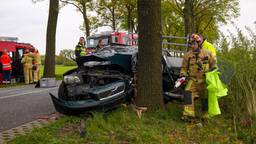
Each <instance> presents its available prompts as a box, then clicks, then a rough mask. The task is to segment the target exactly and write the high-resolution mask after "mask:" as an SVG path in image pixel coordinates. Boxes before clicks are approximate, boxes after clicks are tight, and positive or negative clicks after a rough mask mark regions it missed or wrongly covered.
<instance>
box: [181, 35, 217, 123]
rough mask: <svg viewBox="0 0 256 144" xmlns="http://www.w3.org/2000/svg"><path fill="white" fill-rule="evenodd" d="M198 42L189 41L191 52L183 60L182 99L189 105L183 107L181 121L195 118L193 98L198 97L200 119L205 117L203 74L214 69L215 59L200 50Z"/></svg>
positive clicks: (205, 95)
mask: <svg viewBox="0 0 256 144" xmlns="http://www.w3.org/2000/svg"><path fill="white" fill-rule="evenodd" d="M200 42H201V41H200V40H198V41H197V40H192V41H191V48H192V49H191V50H190V51H188V52H187V53H186V54H185V55H184V58H183V62H182V66H181V71H180V77H186V78H187V83H186V87H185V94H184V98H185V99H189V100H187V101H190V102H189V103H187V104H185V105H184V110H183V116H182V120H185V121H186V120H189V121H190V120H193V119H194V118H195V108H194V98H195V96H196V95H199V99H200V100H201V104H202V115H201V118H203V117H205V116H207V110H208V102H207V89H206V82H205V73H206V72H208V71H209V70H211V69H213V68H215V59H214V57H213V55H212V53H211V52H210V51H208V50H205V49H202V47H201V45H200Z"/></svg>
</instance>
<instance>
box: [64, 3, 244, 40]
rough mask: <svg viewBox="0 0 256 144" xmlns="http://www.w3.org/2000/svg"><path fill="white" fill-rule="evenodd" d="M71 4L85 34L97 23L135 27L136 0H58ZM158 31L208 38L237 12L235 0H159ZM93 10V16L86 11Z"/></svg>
mask: <svg viewBox="0 0 256 144" xmlns="http://www.w3.org/2000/svg"><path fill="white" fill-rule="evenodd" d="M60 1H61V2H62V3H64V4H72V5H74V6H75V7H76V8H77V9H78V11H79V12H80V13H81V14H82V15H83V18H84V23H83V24H82V26H81V28H82V30H84V31H85V34H86V36H89V35H90V32H91V31H92V30H93V29H95V28H97V27H99V26H106V25H108V26H110V27H112V29H113V30H120V29H124V30H129V31H130V32H137V31H138V15H137V11H138V9H137V0H97V1H95V0H60ZM161 5H162V7H161V14H162V16H161V21H162V23H161V24H162V33H163V34H164V35H180V36H182V35H185V36H186V35H187V34H191V33H201V34H203V35H207V36H208V38H209V39H210V40H216V39H218V37H219V31H218V28H219V26H221V25H222V24H226V23H228V22H230V21H231V20H232V19H233V18H236V17H238V16H239V0H214V1H213V0H161ZM92 11H93V12H96V14H97V15H96V16H95V14H94V15H91V14H89V13H90V12H92Z"/></svg>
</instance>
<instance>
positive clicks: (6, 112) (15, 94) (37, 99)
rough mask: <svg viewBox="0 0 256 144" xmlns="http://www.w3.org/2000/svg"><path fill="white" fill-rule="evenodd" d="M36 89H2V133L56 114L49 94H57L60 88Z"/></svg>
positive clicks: (0, 125) (0, 122)
mask: <svg viewBox="0 0 256 144" xmlns="http://www.w3.org/2000/svg"><path fill="white" fill-rule="evenodd" d="M59 83H60V82H58V84H59ZM34 87H35V85H26V86H19V87H13V88H1V89H0V132H1V131H4V130H7V129H10V128H13V127H16V126H19V125H21V124H23V123H27V122H30V121H33V120H35V119H37V118H38V117H40V116H46V115H50V114H52V113H54V112H55V109H54V106H53V103H52V101H51V98H50V95H49V92H54V93H56V92H57V90H58V87H52V88H34Z"/></svg>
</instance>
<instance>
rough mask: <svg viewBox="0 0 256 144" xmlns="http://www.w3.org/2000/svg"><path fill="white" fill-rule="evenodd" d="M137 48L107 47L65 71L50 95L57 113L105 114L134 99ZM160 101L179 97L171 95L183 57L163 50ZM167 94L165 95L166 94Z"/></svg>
mask: <svg viewBox="0 0 256 144" xmlns="http://www.w3.org/2000/svg"><path fill="white" fill-rule="evenodd" d="M137 53H138V48H137V47H134V46H107V47H105V48H103V49H102V50H100V51H98V52H97V53H94V54H92V55H89V56H83V57H79V58H78V59H77V65H78V67H77V68H75V69H73V70H70V71H68V72H66V73H65V74H64V75H63V81H62V83H61V85H60V86H59V91H58V94H57V95H53V94H51V98H52V101H53V104H54V106H55V108H56V110H57V111H58V112H60V113H64V114H74V113H83V112H85V111H91V110H103V111H107V110H109V109H112V108H113V107H116V106H117V105H119V104H121V103H125V102H127V103H129V102H130V101H131V99H132V98H134V85H133V84H134V72H135V71H136V63H137ZM162 56H163V58H162V59H163V60H162V74H163V92H164V93H163V100H164V101H165V102H168V101H170V100H171V99H175V98H180V97H181V95H180V94H177V92H175V93H171V90H172V89H173V86H174V83H175V80H176V79H177V78H178V75H179V70H180V66H181V62H182V58H177V57H173V56H172V53H170V52H169V51H168V50H166V49H163V51H162ZM166 92H168V94H166Z"/></svg>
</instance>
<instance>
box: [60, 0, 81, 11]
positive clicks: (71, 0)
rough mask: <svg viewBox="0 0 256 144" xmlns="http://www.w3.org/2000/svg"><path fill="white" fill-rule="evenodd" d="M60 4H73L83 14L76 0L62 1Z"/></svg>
mask: <svg viewBox="0 0 256 144" xmlns="http://www.w3.org/2000/svg"><path fill="white" fill-rule="evenodd" d="M60 2H63V3H65V4H71V5H73V6H75V7H76V8H77V9H78V10H79V11H80V12H81V13H83V10H82V9H81V8H80V7H79V6H78V5H77V4H76V3H75V2H76V1H75V0H60Z"/></svg>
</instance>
